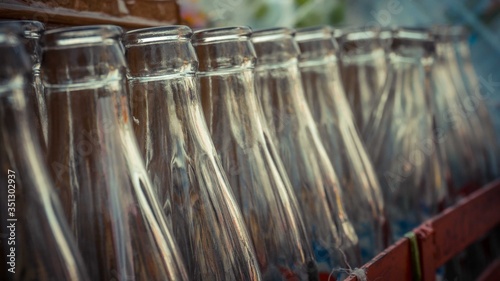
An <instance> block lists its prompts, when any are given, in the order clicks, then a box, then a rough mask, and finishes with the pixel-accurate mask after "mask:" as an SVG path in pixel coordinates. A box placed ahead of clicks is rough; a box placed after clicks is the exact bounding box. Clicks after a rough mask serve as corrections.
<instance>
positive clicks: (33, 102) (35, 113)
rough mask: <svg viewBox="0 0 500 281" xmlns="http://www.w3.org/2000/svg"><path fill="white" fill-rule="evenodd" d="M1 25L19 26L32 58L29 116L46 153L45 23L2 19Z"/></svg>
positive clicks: (24, 43) (22, 39)
mask: <svg viewBox="0 0 500 281" xmlns="http://www.w3.org/2000/svg"><path fill="white" fill-rule="evenodd" d="M0 26H17V28H16V29H17V30H18V31H19V36H20V38H19V39H20V41H21V43H22V44H23V45H24V49H25V50H26V53H27V54H28V55H29V58H31V62H32V63H31V65H32V73H31V74H32V77H30V78H31V79H30V80H29V81H28V83H29V84H31V86H32V87H28V88H27V89H26V91H25V92H26V95H27V97H26V101H27V103H28V108H29V109H30V110H28V118H29V119H30V120H33V121H32V122H33V124H34V130H35V132H36V134H37V135H38V138H37V139H36V140H37V141H40V145H41V149H42V153H43V154H45V153H46V149H47V147H46V142H47V109H46V106H45V97H44V95H43V85H42V80H41V79H40V56H41V49H40V44H39V40H40V37H41V36H42V33H43V31H44V30H45V27H44V25H43V24H42V23H41V22H38V21H29V20H21V21H10V20H8V21H0Z"/></svg>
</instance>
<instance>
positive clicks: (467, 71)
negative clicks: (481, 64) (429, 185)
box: [433, 25, 499, 188]
mask: <svg viewBox="0 0 500 281" xmlns="http://www.w3.org/2000/svg"><path fill="white" fill-rule="evenodd" d="M433 33H434V35H435V40H436V42H437V46H436V52H437V57H438V64H439V66H440V68H439V70H442V72H447V73H448V75H449V76H448V77H449V79H450V80H451V82H452V84H453V86H454V88H452V89H449V88H448V89H447V88H445V87H443V84H442V83H436V87H437V89H438V90H442V91H441V92H440V93H439V94H442V95H447V96H451V98H454V100H453V102H450V103H446V104H444V106H445V108H442V111H443V112H446V111H447V110H446V109H450V110H451V111H452V113H453V114H454V117H456V118H455V119H458V120H457V122H456V123H458V122H461V123H465V125H468V127H465V128H464V129H463V130H464V131H465V136H466V138H467V139H468V140H469V142H470V143H471V146H472V147H473V150H474V156H475V157H474V160H475V161H477V162H478V169H480V173H477V174H471V175H470V177H469V178H466V179H463V178H462V180H465V181H461V182H460V181H459V180H460V178H461V176H462V175H463V174H462V175H456V176H454V177H453V179H455V180H456V182H455V185H456V188H461V187H463V185H465V184H467V182H466V181H467V180H469V181H473V182H474V181H475V185H481V184H485V183H487V182H488V181H490V180H493V179H496V178H497V176H498V173H499V169H498V159H497V157H498V148H497V145H496V136H495V130H494V128H493V125H492V122H491V119H490V117H489V113H488V110H487V108H486V105H485V97H483V95H482V94H481V92H480V88H479V85H478V83H477V81H476V77H475V74H474V69H473V67H472V64H471V62H470V57H468V54H469V52H468V46H467V43H466V42H465V39H464V38H465V37H466V32H465V29H463V28H462V27H460V26H446V25H445V26H435V27H434V28H433ZM436 80H437V79H436ZM452 125H453V127H454V129H455V130H460V128H459V126H456V125H455V124H452ZM457 125H458V124H457ZM478 152H480V153H478ZM455 153H456V152H455ZM471 172H472V171H471Z"/></svg>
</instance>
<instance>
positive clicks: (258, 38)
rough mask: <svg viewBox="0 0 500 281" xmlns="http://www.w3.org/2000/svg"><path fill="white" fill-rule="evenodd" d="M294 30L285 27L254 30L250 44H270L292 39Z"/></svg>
mask: <svg viewBox="0 0 500 281" xmlns="http://www.w3.org/2000/svg"><path fill="white" fill-rule="evenodd" d="M294 35H295V30H294V29H291V28H287V27H273V28H266V29H260V30H256V31H254V32H253V34H252V42H253V43H260V42H270V41H274V40H279V39H285V38H292V37H293V36H294Z"/></svg>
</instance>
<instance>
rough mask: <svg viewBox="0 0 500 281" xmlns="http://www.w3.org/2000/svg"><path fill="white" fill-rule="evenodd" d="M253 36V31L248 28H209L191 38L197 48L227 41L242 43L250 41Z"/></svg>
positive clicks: (195, 33)
mask: <svg viewBox="0 0 500 281" xmlns="http://www.w3.org/2000/svg"><path fill="white" fill-rule="evenodd" d="M251 35H252V29H251V28H250V27H246V26H237V27H223V28H208V29H201V30H198V31H195V32H194V33H193V35H192V36H191V43H192V44H193V45H194V46H197V45H203V44H211V43H220V42H226V41H240V40H245V39H249V38H250V36H251Z"/></svg>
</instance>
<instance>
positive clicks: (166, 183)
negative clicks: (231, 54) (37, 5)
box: [123, 26, 261, 281]
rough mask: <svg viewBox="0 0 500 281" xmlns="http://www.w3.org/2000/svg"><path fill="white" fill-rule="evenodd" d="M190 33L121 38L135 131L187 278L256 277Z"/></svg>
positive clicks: (150, 32) (159, 31)
mask: <svg viewBox="0 0 500 281" xmlns="http://www.w3.org/2000/svg"><path fill="white" fill-rule="evenodd" d="M191 34H192V32H191V29H190V28H189V27H187V26H169V27H157V28H147V29H140V30H135V31H130V32H128V33H126V34H125V36H124V39H123V40H124V45H125V49H126V56H125V57H126V59H127V62H128V71H127V77H128V89H129V95H130V96H129V101H130V109H131V114H132V119H133V120H134V122H133V127H134V131H135V135H136V137H137V140H138V144H139V148H140V150H141V152H142V156H143V158H144V159H145V162H146V167H147V171H148V173H149V175H150V178H151V179H152V180H153V184H154V186H155V188H156V190H157V191H158V192H159V193H158V196H159V199H160V204H162V205H163V207H164V208H165V211H166V212H167V213H169V214H170V216H171V217H172V226H173V227H172V230H173V235H174V237H175V238H176V240H177V243H178V245H179V246H180V249H181V251H182V254H183V256H184V257H185V258H186V266H187V270H188V272H189V275H190V280H229V281H232V280H260V279H261V276H260V271H259V267H258V264H257V259H256V256H255V252H254V250H253V246H252V244H251V241H250V238H249V236H248V232H247V229H246V226H245V223H244V221H243V218H242V216H241V213H240V211H239V208H238V205H237V202H236V200H235V198H234V196H233V194H232V191H231V187H230V186H229V183H228V180H227V177H226V175H225V173H224V172H223V171H222V166H221V164H220V160H219V158H218V156H217V154H216V152H215V147H214V146H213V143H212V140H211V138H210V133H209V131H208V128H207V126H206V123H205V119H204V117H203V112H202V109H201V104H200V100H199V93H198V87H197V84H196V78H195V76H194V73H195V71H196V69H197V68H198V61H197V57H196V53H195V52H194V49H193V47H192V45H191V42H190V37H191Z"/></svg>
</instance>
